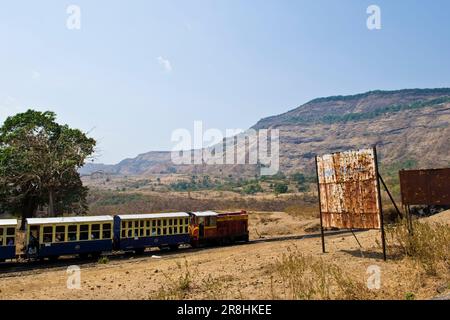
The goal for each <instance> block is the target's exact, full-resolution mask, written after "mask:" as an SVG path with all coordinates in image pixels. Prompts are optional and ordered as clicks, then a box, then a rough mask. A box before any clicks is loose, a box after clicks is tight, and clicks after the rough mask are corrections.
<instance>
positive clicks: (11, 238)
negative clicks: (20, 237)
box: [6, 228, 16, 246]
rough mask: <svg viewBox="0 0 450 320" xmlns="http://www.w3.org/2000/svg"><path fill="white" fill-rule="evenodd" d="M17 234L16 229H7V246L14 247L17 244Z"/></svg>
mask: <svg viewBox="0 0 450 320" xmlns="http://www.w3.org/2000/svg"><path fill="white" fill-rule="evenodd" d="M15 234H16V229H15V228H8V229H6V245H7V246H13V245H14V244H15V240H16V239H15Z"/></svg>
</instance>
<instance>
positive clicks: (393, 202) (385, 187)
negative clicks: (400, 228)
mask: <svg viewBox="0 0 450 320" xmlns="http://www.w3.org/2000/svg"><path fill="white" fill-rule="evenodd" d="M375 151H376V150H375ZM378 176H379V177H380V181H381V183H382V184H383V187H384V190H386V192H387V194H388V196H389V199H391V202H392V204H393V205H394V207H395V210H396V211H397V214H398V216H399V217H400V219H403V214H402V213H401V211H400V209H399V208H398V206H397V203H395V200H394V197H392V194H391V192H390V191H389V189H388V187H387V185H386V183H384V179H383V177H382V176H381V175H380V174H378Z"/></svg>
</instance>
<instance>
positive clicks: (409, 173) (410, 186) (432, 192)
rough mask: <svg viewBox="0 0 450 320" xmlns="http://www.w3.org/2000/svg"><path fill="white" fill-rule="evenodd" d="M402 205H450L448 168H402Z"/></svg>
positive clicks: (449, 175)
mask: <svg viewBox="0 0 450 320" xmlns="http://www.w3.org/2000/svg"><path fill="white" fill-rule="evenodd" d="M399 174H400V187H401V194H402V203H403V205H450V169H428V170H402V171H400V173H399Z"/></svg>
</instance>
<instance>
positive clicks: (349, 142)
mask: <svg viewBox="0 0 450 320" xmlns="http://www.w3.org/2000/svg"><path fill="white" fill-rule="evenodd" d="M253 129H278V130H279V131H280V165H281V168H280V169H281V171H283V172H286V173H290V172H298V171H308V172H312V171H313V170H314V156H315V155H316V154H324V153H329V152H337V151H344V150H348V149H354V148H362V147H367V146H371V145H374V144H377V146H378V150H379V154H380V155H379V158H380V161H381V162H382V163H383V164H385V165H389V164H393V163H402V162H405V161H410V162H411V161H412V162H414V164H415V166H417V167H421V168H430V167H442V166H450V89H408V90H399V91H373V92H368V93H364V94H358V95H353V96H335V97H328V98H319V99H315V100H312V101H310V102H308V103H306V104H304V105H302V106H300V107H298V108H295V109H293V110H291V111H288V112H286V113H284V114H281V115H277V116H272V117H269V118H265V119H262V120H260V121H259V122H258V123H257V124H256V125H255V126H253ZM96 170H105V171H108V172H111V173H116V174H123V175H124V174H126V175H145V174H152V173H153V174H154V173H174V172H178V173H197V174H198V173H205V174H206V173H207V174H219V172H220V174H222V175H223V174H229V173H233V174H242V175H250V176H251V175H254V174H255V173H256V172H257V171H258V170H257V168H256V166H254V165H227V166H221V167H217V166H202V165H197V166H195V165H184V166H175V165H173V164H172V163H171V161H170V153H169V152H149V153H145V154H142V155H139V156H138V157H136V158H134V159H127V160H124V161H122V162H120V163H119V164H117V165H113V166H104V165H96V164H90V165H87V166H85V167H84V168H83V169H82V171H81V172H82V173H84V174H89V173H90V172H93V171H96Z"/></svg>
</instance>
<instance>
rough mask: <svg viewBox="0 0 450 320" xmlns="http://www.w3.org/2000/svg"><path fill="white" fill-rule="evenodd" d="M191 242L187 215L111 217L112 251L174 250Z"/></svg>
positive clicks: (162, 214)
mask: <svg viewBox="0 0 450 320" xmlns="http://www.w3.org/2000/svg"><path fill="white" fill-rule="evenodd" d="M188 243H190V236H189V214H187V213H186V212H177V213H152V214H131V215H118V216H115V217H114V248H115V249H116V250H123V251H135V252H137V253H142V252H144V250H145V248H150V247H159V248H170V249H176V248H178V247H179V246H180V245H181V244H188Z"/></svg>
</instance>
